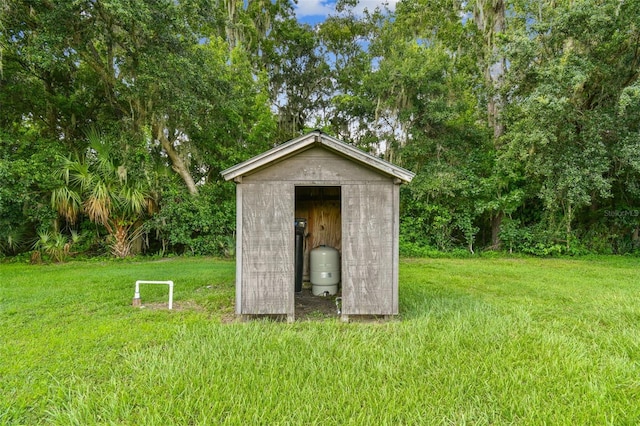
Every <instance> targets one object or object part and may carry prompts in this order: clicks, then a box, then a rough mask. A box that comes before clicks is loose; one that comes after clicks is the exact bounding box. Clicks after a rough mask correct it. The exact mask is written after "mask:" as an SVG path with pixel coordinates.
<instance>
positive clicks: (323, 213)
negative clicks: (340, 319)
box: [295, 186, 342, 315]
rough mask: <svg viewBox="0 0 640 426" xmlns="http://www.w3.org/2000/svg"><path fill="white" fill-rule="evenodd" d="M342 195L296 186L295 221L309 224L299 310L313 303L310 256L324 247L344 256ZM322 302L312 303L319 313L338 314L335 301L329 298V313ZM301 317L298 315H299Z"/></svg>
mask: <svg viewBox="0 0 640 426" xmlns="http://www.w3.org/2000/svg"><path fill="white" fill-rule="evenodd" d="M341 202H342V191H341V188H340V187H339V186H296V188H295V217H296V218H304V219H306V221H307V227H306V230H305V238H304V256H303V259H304V262H303V281H304V283H305V285H304V286H303V294H301V295H296V310H304V309H309V306H306V305H307V304H308V302H309V301H310V298H312V299H322V297H320V296H309V295H310V293H311V290H310V283H309V281H310V268H309V265H310V253H311V250H313V249H314V248H316V247H318V246H321V245H324V246H328V247H333V248H335V249H336V250H338V252H339V253H340V254H341V253H342V214H341ZM318 303H320V304H322V302H320V301H319V300H315V301H314V302H313V304H314V306H315V308H318V310H320V311H325V312H328V311H330V312H333V313H335V311H336V309H335V297H332V298H327V300H326V305H327V308H326V309H322V306H320V305H318ZM296 315H299V314H296Z"/></svg>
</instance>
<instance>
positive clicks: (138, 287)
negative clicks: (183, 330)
mask: <svg viewBox="0 0 640 426" xmlns="http://www.w3.org/2000/svg"><path fill="white" fill-rule="evenodd" d="M140 284H164V285H168V286H169V309H173V281H143V280H139V281H136V292H135V294H134V295H133V301H134V305H135V304H136V301H137V302H138V304H139V303H140Z"/></svg>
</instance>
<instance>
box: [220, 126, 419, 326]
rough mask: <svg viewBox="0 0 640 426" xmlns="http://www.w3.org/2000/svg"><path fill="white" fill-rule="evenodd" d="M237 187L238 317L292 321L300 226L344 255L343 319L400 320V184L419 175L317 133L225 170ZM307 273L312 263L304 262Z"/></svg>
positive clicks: (311, 241)
mask: <svg viewBox="0 0 640 426" xmlns="http://www.w3.org/2000/svg"><path fill="white" fill-rule="evenodd" d="M222 176H223V177H224V179H225V180H233V181H234V182H235V183H236V184H237V185H236V202H237V219H236V220H237V231H236V238H237V242H236V314H238V315H263V314H268V315H286V316H287V319H288V320H289V321H293V320H294V318H295V303H294V301H295V292H294V241H295V236H294V233H295V230H294V221H295V218H296V217H306V218H308V238H307V250H306V253H305V259H307V260H308V255H309V250H310V249H312V248H313V247H315V246H318V245H321V244H326V245H329V246H332V247H334V248H336V249H338V251H339V252H340V259H341V260H340V263H341V265H340V266H341V267H340V271H341V291H342V319H343V320H346V321H348V319H349V315H395V314H397V313H398V232H399V199H400V188H399V186H400V184H402V183H408V182H410V181H411V179H413V177H414V174H413V173H412V172H410V171H408V170H405V169H403V168H401V167H398V166H395V165H393V164H391V163H388V162H386V161H384V160H381V159H380V158H377V157H374V156H372V155H369V154H367V153H365V152H363V151H360V150H359V149H357V148H354V147H353V146H351V145H348V144H346V143H344V142H342V141H340V140H338V139H336V138H333V137H331V136H328V135H326V134H324V133H322V132H320V131H314V132H311V133H308V134H306V135H304V136H301V137H299V138H296V139H293V140H291V141H288V142H286V143H284V144H282V145H279V146H277V147H275V148H273V149H271V150H269V151H267V152H264V153H263V154H260V155H258V156H256V157H254V158H251V159H249V160H247V161H245V162H243V163H240V164H237V165H235V166H233V167H231V168H229V169H227V170H225V171H223V172H222ZM305 275H308V262H307V261H305Z"/></svg>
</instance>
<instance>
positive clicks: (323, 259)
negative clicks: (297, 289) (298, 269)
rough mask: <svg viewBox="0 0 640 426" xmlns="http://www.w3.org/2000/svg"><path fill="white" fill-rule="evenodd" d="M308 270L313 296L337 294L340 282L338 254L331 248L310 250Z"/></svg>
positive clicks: (320, 247) (322, 247) (323, 247)
mask: <svg viewBox="0 0 640 426" xmlns="http://www.w3.org/2000/svg"><path fill="white" fill-rule="evenodd" d="M309 269H310V271H309V272H310V273H311V291H312V293H313V294H314V296H322V295H325V294H326V293H328V294H330V295H334V294H336V293H337V292H338V283H339V282H340V254H339V253H338V250H336V249H334V248H333V247H327V246H319V247H316V248H314V249H313V250H311V256H310V262H309Z"/></svg>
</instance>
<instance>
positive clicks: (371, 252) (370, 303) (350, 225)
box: [342, 182, 397, 315]
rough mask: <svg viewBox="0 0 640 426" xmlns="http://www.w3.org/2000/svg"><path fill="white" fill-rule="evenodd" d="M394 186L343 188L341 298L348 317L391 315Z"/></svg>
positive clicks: (393, 304) (394, 308) (394, 306)
mask: <svg viewBox="0 0 640 426" xmlns="http://www.w3.org/2000/svg"><path fill="white" fill-rule="evenodd" d="M393 190H394V185H393V184H392V183H391V182H389V183H387V184H368V185H345V186H343V188H342V205H343V208H342V223H343V232H342V266H343V270H342V296H343V305H342V306H343V313H344V314H346V315H369V314H371V315H391V314H394V313H397V300H394V290H393V286H394V282H393V281H394V273H393V271H394V265H393V260H394V256H393V249H394V243H393V239H394V234H395V233H394V228H395V226H394V223H395V222H394V219H393V217H394V212H393V207H394V203H393V199H394V197H393Z"/></svg>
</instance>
